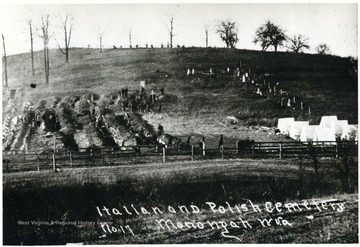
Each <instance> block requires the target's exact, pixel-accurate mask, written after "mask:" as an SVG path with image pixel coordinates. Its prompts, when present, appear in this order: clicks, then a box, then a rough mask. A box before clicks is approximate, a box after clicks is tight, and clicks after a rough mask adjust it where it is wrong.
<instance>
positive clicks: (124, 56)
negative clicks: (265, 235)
mask: <svg viewBox="0 0 360 247" xmlns="http://www.w3.org/2000/svg"><path fill="white" fill-rule="evenodd" d="M42 59H43V57H42V52H36V53H35V61H36V63H35V76H31V71H30V70H31V60H30V55H29V54H21V55H15V56H10V57H9V58H8V61H9V62H8V63H9V68H8V74H9V89H15V88H16V89H20V88H22V89H23V93H22V96H20V95H21V94H20V93H19V92H17V99H16V102H17V103H19V102H21V101H22V102H24V101H30V102H33V103H35V104H36V102H39V101H40V100H41V99H42V100H46V101H47V103H46V104H47V106H48V107H50V106H51V105H52V103H53V101H54V97H55V96H56V97H64V96H81V95H83V94H85V93H89V92H90V93H96V94H98V95H102V94H114V93H116V92H118V91H120V89H121V88H122V87H125V86H127V87H128V88H129V91H130V93H133V92H135V91H136V90H139V81H140V80H147V82H148V84H147V86H146V89H147V91H148V93H149V92H150V90H154V91H155V92H156V93H158V92H159V91H160V89H161V88H164V89H165V94H168V95H169V94H170V95H171V96H172V97H171V100H168V101H166V102H164V103H163V105H162V110H161V113H157V112H155V114H151V115H145V116H144V119H146V120H147V121H148V122H149V123H150V124H152V125H154V126H157V124H159V123H161V124H163V125H164V129H165V132H170V130H171V132H172V133H173V134H175V135H178V136H187V135H189V134H193V135H194V136H197V135H205V136H210V139H211V138H214V140H215V139H216V140H217V139H218V135H219V134H220V133H223V134H224V135H225V138H229V140H230V139H231V138H235V139H236V138H252V139H255V140H263V141H264V140H280V139H281V137H278V136H269V135H268V134H267V133H265V134H264V133H261V132H260V133H254V132H253V131H250V130H249V129H248V128H244V127H242V126H251V125H265V126H275V125H276V123H277V118H278V117H283V116H294V117H296V118H297V119H301V120H310V124H318V123H319V122H320V118H321V116H322V115H330V114H331V115H333V114H334V115H337V116H338V117H339V119H348V120H349V123H353V124H354V123H357V75H356V74H354V73H353V70H352V66H353V65H352V64H351V62H350V60H349V59H348V58H341V57H336V56H329V55H326V56H323V55H310V54H293V53H285V52H278V53H274V52H259V51H248V50H234V49H212V48H209V49H204V48H185V49H133V50H125V49H124V50H120V49H116V50H107V51H105V52H103V53H99V52H98V51H97V50H95V49H71V51H70V63H69V64H66V63H65V58H64V56H63V55H62V54H61V53H60V52H59V51H57V50H51V52H50V59H51V64H50V69H51V71H50V84H49V85H46V84H45V79H44V71H43V66H42V65H43V60H42ZM240 62H241V64H242V68H243V69H244V70H245V71H248V69H249V68H250V69H251V76H254V78H255V83H258V84H259V85H260V86H261V87H262V90H263V88H265V89H266V88H267V83H271V87H272V86H273V85H275V84H276V83H279V85H277V90H279V89H280V88H281V89H283V90H286V91H287V92H288V93H289V95H288V96H287V97H288V98H291V99H292V98H293V97H294V96H295V97H296V105H294V106H293V107H291V108H290V107H280V106H279V105H280V99H281V97H280V96H275V97H274V96H270V95H269V96H267V97H264V96H262V97H261V96H259V95H257V94H256V93H255V92H256V89H257V86H254V85H251V83H250V84H246V83H241V82H240V79H239V78H237V77H236V76H234V74H233V71H234V69H236V68H237V67H239V64H240ZM227 67H229V68H230V69H231V71H232V72H231V73H230V74H226V73H225V74H223V71H224V70H226V68H227ZM188 68H194V69H195V76H186V71H187V69H188ZM210 68H212V70H213V72H214V73H215V76H209V75H206V74H205V73H207V72H208V71H209V69H210ZM265 73H269V74H270V75H271V76H269V77H266V78H265V77H263V76H264V74H265ZM264 80H266V83H265V86H264V85H263V82H264ZM31 83H35V84H37V87H36V88H35V89H33V88H30V86H29V85H30V84H31ZM8 96H9V90H8V89H4V90H3V104H4V106H6V102H7V99H8ZM300 102H303V107H304V110H301V109H300ZM308 107H310V108H311V114H310V115H309V112H308ZM19 108H20V107H19V106H18V109H19ZM293 108H295V109H293ZM229 115H234V116H235V117H237V118H238V119H239V120H240V124H239V126H236V128H235V129H234V126H226V124H225V122H224V118H225V117H226V116H229Z"/></svg>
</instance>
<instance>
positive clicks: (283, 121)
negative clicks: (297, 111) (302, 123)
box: [277, 117, 295, 135]
mask: <svg viewBox="0 0 360 247" xmlns="http://www.w3.org/2000/svg"><path fill="white" fill-rule="evenodd" d="M294 122H295V119H294V118H293V117H289V118H279V119H278V126H277V128H278V129H279V130H280V133H282V134H285V135H289V133H290V127H291V125H292V124H293V123H294Z"/></svg>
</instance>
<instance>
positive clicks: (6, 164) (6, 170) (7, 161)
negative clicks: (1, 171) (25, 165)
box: [5, 159, 9, 172]
mask: <svg viewBox="0 0 360 247" xmlns="http://www.w3.org/2000/svg"><path fill="white" fill-rule="evenodd" d="M8 169H9V159H6V162H5V172H8Z"/></svg>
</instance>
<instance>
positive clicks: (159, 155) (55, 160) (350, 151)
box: [3, 141, 358, 172]
mask: <svg viewBox="0 0 360 247" xmlns="http://www.w3.org/2000/svg"><path fill="white" fill-rule="evenodd" d="M311 155H316V156H317V157H319V158H325V157H327V158H337V157H339V156H342V155H351V156H357V155H358V142H357V141H342V142H340V143H336V142H314V143H312V145H309V144H307V143H302V142H255V143H250V144H247V145H246V146H245V147H244V146H242V147H241V148H240V146H239V145H238V143H237V144H236V145H234V148H225V147H221V148H220V149H205V150H203V149H202V148H200V147H199V146H188V147H178V146H169V147H167V148H165V147H163V146H135V147H124V148H122V149H121V148H119V147H114V148H86V149H79V150H68V149H46V150H27V151H24V150H4V151H3V171H4V172H16V171H34V170H38V171H40V170H44V169H47V170H48V169H53V170H54V171H57V170H58V169H61V168H63V167H64V168H65V167H91V166H110V165H111V166H113V165H124V164H141V163H150V162H163V163H165V162H173V161H184V162H186V161H194V160H206V159H238V158H251V159H258V158H263V159H286V158H296V157H309V156H311Z"/></svg>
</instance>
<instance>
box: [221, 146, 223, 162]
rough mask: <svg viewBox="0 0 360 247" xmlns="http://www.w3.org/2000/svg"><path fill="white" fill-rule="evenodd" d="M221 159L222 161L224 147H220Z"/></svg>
mask: <svg viewBox="0 0 360 247" xmlns="http://www.w3.org/2000/svg"><path fill="white" fill-rule="evenodd" d="M221 159H224V145H221Z"/></svg>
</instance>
